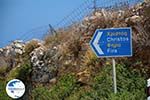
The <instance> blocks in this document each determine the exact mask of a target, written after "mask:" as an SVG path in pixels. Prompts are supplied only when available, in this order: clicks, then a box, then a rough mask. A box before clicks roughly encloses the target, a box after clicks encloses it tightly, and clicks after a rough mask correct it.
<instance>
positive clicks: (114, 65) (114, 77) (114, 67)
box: [112, 58, 117, 94]
mask: <svg viewBox="0 0 150 100" xmlns="http://www.w3.org/2000/svg"><path fill="white" fill-rule="evenodd" d="M112 63H113V84H114V87H113V88H114V93H115V94H116V93H117V82H116V62H115V59H114V58H112Z"/></svg>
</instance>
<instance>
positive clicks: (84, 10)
mask: <svg viewBox="0 0 150 100" xmlns="http://www.w3.org/2000/svg"><path fill="white" fill-rule="evenodd" d="M140 2H143V0H86V1H85V2H83V3H82V4H81V5H80V6H79V7H78V8H76V9H74V10H73V11H72V12H71V13H70V14H68V15H67V16H65V17H64V18H63V19H62V20H60V21H59V22H58V23H57V24H56V25H53V26H52V25H51V24H48V25H45V26H41V27H37V28H34V29H31V30H29V31H28V32H25V33H24V34H23V35H22V36H21V37H20V38H19V39H22V40H24V41H28V40H31V39H33V38H37V39H43V38H44V36H45V35H47V34H55V33H56V32H57V31H56V30H58V29H59V28H66V27H68V26H71V25H73V24H75V23H80V22H81V21H82V19H83V18H84V17H86V16H89V15H90V14H92V12H94V11H96V10H100V9H108V10H123V9H125V8H128V7H132V6H134V5H136V4H138V3H140Z"/></svg>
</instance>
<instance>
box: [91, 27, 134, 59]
mask: <svg viewBox="0 0 150 100" xmlns="http://www.w3.org/2000/svg"><path fill="white" fill-rule="evenodd" d="M90 46H91V48H92V50H93V51H94V52H95V54H96V55H97V56H98V57H125V56H132V31H131V28H129V27H127V28H112V29H97V30H96V31H95V33H94V35H93V38H92V39H91V41H90Z"/></svg>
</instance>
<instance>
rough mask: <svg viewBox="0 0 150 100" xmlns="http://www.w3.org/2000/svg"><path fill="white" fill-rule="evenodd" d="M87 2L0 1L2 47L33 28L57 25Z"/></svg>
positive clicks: (70, 0)
mask: <svg viewBox="0 0 150 100" xmlns="http://www.w3.org/2000/svg"><path fill="white" fill-rule="evenodd" d="M84 1H85V0H0V47H3V46H5V45H6V44H8V43H9V42H10V41H11V40H14V39H17V38H19V37H20V36H21V35H22V34H23V33H24V32H27V31H29V30H31V29H33V28H36V27H40V26H43V25H48V24H49V23H51V24H52V25H55V24H56V23H57V22H59V21H60V20H61V19H62V18H64V17H65V16H66V15H68V14H69V13H70V12H71V11H72V10H73V9H75V8H77V7H78V6H79V5H80V4H82V3H83V2H84Z"/></svg>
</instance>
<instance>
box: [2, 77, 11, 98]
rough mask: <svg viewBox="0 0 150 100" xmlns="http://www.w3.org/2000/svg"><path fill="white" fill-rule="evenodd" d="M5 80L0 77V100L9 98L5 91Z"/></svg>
mask: <svg viewBox="0 0 150 100" xmlns="http://www.w3.org/2000/svg"><path fill="white" fill-rule="evenodd" d="M6 84H7V83H6V82H5V80H1V79H0V100H11V99H10V98H9V97H8V95H7V93H6Z"/></svg>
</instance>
